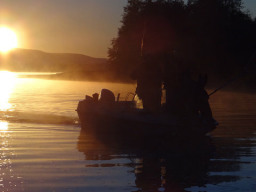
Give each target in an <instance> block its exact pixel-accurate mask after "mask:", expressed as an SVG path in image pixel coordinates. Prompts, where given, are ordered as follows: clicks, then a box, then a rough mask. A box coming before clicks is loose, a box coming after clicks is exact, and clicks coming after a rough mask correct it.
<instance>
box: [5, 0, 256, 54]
mask: <svg viewBox="0 0 256 192" xmlns="http://www.w3.org/2000/svg"><path fill="white" fill-rule="evenodd" d="M244 2H245V4H244V5H245V9H246V10H247V9H248V10H250V12H251V14H252V15H253V17H255V16H256V1H255V0H245V1H244ZM126 4H127V0H0V26H7V27H10V28H12V29H13V30H14V31H15V32H16V34H17V36H18V42H19V43H18V47H20V48H26V49H37V50H42V51H46V52H62V53H67V52H68V53H81V54H85V55H89V56H93V57H107V50H108V47H110V42H111V39H113V38H114V37H116V35H117V31H118V27H119V26H120V20H121V19H122V13H123V7H124V6H125V5H126Z"/></svg>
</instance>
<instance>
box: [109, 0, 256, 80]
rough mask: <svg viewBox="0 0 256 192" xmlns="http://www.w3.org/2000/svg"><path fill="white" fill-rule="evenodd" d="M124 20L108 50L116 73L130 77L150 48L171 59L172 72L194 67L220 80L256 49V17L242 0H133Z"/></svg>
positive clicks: (238, 69)
mask: <svg viewBox="0 0 256 192" xmlns="http://www.w3.org/2000/svg"><path fill="white" fill-rule="evenodd" d="M121 22H122V25H121V27H120V28H119V30H118V35H117V37H116V38H114V39H113V40H112V44H111V47H110V48H109V51H108V58H109V61H110V69H111V70H112V71H113V72H114V73H115V74H114V75H115V77H116V78H117V79H123V80H129V79H130V77H131V74H132V73H134V71H136V70H137V69H138V67H139V66H140V64H141V62H142V61H141V60H142V57H143V55H144V54H145V52H147V53H151V55H152V54H155V55H158V59H159V60H161V59H162V60H163V61H165V62H168V65H167V67H165V68H164V69H162V70H164V71H165V72H164V73H167V75H172V74H173V73H175V72H177V71H179V70H181V69H182V70H184V69H189V70H191V71H193V72H195V73H207V74H208V75H209V76H210V81H214V83H215V84H217V83H219V82H221V81H223V80H226V79H229V78H231V77H232V76H236V75H238V74H239V73H241V71H244V70H246V68H247V67H248V60H249V58H250V57H251V55H252V54H253V53H254V52H255V50H256V35H255V34H256V19H255V18H252V16H251V15H250V13H249V12H248V11H244V7H243V1H242V0H188V2H187V3H185V2H184V1H183V0H155V1H153V0H129V1H128V4H127V6H126V7H125V8H124V13H123V18H122V21H121ZM177 61H179V62H177ZM161 63H162V62H155V65H162V64H161ZM254 76H255V75H252V76H250V77H247V78H249V79H250V81H248V82H256V78H255V77H254Z"/></svg>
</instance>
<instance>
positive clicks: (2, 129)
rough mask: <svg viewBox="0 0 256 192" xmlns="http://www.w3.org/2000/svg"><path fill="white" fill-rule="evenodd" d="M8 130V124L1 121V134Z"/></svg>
mask: <svg viewBox="0 0 256 192" xmlns="http://www.w3.org/2000/svg"><path fill="white" fill-rule="evenodd" d="M7 130H8V122H6V121H0V132H6V131H7Z"/></svg>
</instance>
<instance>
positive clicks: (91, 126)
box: [77, 100, 217, 138]
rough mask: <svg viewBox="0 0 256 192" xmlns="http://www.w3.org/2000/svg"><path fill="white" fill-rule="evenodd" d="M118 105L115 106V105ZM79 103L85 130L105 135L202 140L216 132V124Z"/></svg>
mask: <svg viewBox="0 0 256 192" xmlns="http://www.w3.org/2000/svg"><path fill="white" fill-rule="evenodd" d="M114 105H115V104H114ZM114 105H110V106H107V105H106V106H101V104H99V103H97V104H96V103H86V101H85V100H84V101H80V102H79V104H78V108H77V113H78V116H79V119H80V122H81V126H82V129H84V130H86V131H88V132H94V133H96V134H102V135H116V136H125V137H128V136H129V137H139V138H141V137H144V138H146V137H149V138H150V137H158V138H159V137H161V138H163V137H176V136H189V137H191V136H193V137H195V136H202V135H206V134H207V133H209V132H211V131H212V130H214V129H215V128H216V125H217V122H216V121H215V120H212V121H210V122H207V121H204V120H202V119H201V118H199V117H197V118H191V119H182V118H176V117H174V116H172V115H169V114H164V113H158V114H150V113H146V112H144V111H143V110H139V109H134V108H126V107H125V108H120V107H119V106H118V107H116V106H114Z"/></svg>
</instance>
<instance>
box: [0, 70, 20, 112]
mask: <svg viewBox="0 0 256 192" xmlns="http://www.w3.org/2000/svg"><path fill="white" fill-rule="evenodd" d="M16 81H17V78H16V75H15V73H12V72H9V71H0V93H1V94H0V111H8V110H10V109H11V107H12V105H11V104H10V103H9V98H10V96H11V93H12V91H13V88H14V85H15V83H16Z"/></svg>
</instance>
